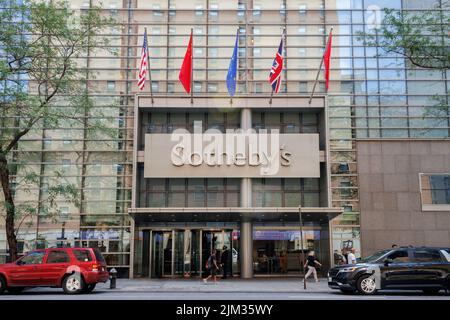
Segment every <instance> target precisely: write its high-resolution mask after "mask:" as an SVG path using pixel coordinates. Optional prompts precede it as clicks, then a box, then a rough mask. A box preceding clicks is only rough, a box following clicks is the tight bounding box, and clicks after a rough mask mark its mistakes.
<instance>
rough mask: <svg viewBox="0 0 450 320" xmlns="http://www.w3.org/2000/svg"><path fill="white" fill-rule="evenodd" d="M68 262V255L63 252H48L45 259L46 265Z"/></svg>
mask: <svg viewBox="0 0 450 320" xmlns="http://www.w3.org/2000/svg"><path fill="white" fill-rule="evenodd" d="M67 262H70V258H69V255H68V254H67V252H66V251H64V250H58V251H50V252H49V254H48V257H47V263H67Z"/></svg>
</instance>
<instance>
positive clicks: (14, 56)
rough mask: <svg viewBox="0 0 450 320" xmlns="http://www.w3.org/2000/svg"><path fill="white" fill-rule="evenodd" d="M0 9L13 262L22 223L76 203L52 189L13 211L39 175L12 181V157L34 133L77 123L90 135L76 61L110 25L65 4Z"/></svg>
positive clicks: (0, 173)
mask: <svg viewBox="0 0 450 320" xmlns="http://www.w3.org/2000/svg"><path fill="white" fill-rule="evenodd" d="M0 6H1V8H2V9H0V21H1V28H0V57H1V58H0V92H1V93H2V96H1V99H0V107H1V108H0V111H1V116H0V119H1V120H0V121H1V123H0V182H1V186H2V192H3V197H4V208H3V209H4V216H5V228H6V237H7V242H8V247H9V253H10V257H11V258H12V259H13V260H14V259H16V258H17V229H15V228H16V227H17V225H18V226H20V224H21V223H22V221H23V219H24V218H25V217H26V216H29V215H32V214H36V213H39V212H41V213H44V214H45V213H46V214H50V213H51V212H55V210H57V209H56V199H57V198H58V197H61V196H62V197H64V198H67V200H68V201H75V200H76V195H77V188H76V187H74V186H73V185H70V184H54V186H51V187H49V188H48V190H47V192H46V194H47V196H46V197H45V198H43V199H41V201H39V203H25V204H16V203H15V197H14V192H15V190H16V189H17V185H18V184H20V183H22V184H23V185H24V187H25V188H29V187H30V185H31V184H34V183H37V182H38V181H39V175H38V174H36V173H33V172H30V173H27V174H25V175H24V177H23V178H22V179H21V181H17V179H16V178H15V174H16V173H17V171H18V166H17V164H15V163H14V161H13V160H14V150H16V149H17V148H18V145H19V142H20V141H21V140H22V139H23V138H24V137H26V135H27V134H31V133H32V132H33V131H35V130H42V129H56V128H59V127H61V125H62V124H63V123H64V125H65V126H67V125H68V123H72V124H74V123H77V122H78V123H82V124H83V126H84V127H86V126H89V127H91V128H92V129H93V130H94V129H95V128H96V124H95V123H90V124H87V123H86V115H88V114H89V110H90V109H91V108H92V107H93V103H92V101H90V100H89V97H88V95H87V86H86V81H85V80H86V77H87V72H88V71H87V70H86V69H83V68H82V67H80V64H79V61H80V60H79V58H81V57H84V56H86V52H87V50H93V49H94V48H96V47H101V46H102V45H105V44H107V43H106V40H105V39H104V38H103V39H102V38H100V37H98V36H97V37H96V35H98V34H100V32H101V31H102V30H103V29H104V28H105V27H106V26H108V25H110V24H111V23H112V21H111V20H110V19H109V18H105V17H102V15H101V11H100V8H98V7H93V8H92V7H91V8H90V9H88V10H82V11H78V12H74V11H72V10H70V9H69V8H68V7H67V4H66V3H65V2H56V1H42V2H35V1H33V0H24V1H19V0H0ZM98 128H99V127H98ZM58 178H61V175H57V177H56V178H55V179H58ZM13 182H14V183H13ZM1 211H2V209H1V208H0V212H1ZM19 218H20V219H21V221H19V222H18V221H17V219H19Z"/></svg>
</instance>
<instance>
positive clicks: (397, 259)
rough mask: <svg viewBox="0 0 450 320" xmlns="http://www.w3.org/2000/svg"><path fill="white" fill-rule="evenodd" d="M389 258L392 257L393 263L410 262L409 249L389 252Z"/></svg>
mask: <svg viewBox="0 0 450 320" xmlns="http://www.w3.org/2000/svg"><path fill="white" fill-rule="evenodd" d="M386 258H387V259H391V260H392V262H393V263H402V262H409V261H410V260H409V257H408V251H407V250H397V251H394V252H392V253H391V254H389V255H388V256H387V257H386Z"/></svg>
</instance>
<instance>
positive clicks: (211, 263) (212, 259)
mask: <svg viewBox="0 0 450 320" xmlns="http://www.w3.org/2000/svg"><path fill="white" fill-rule="evenodd" d="M206 268H207V269H208V271H209V275H208V277H206V278H205V279H203V282H204V283H207V282H208V279H209V278H211V277H212V278H213V280H214V283H217V277H216V276H217V271H219V266H218V265H217V258H216V250H213V251H212V253H211V255H210V256H209V258H208V260H207V262H206Z"/></svg>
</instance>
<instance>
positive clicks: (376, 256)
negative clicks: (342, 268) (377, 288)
mask: <svg viewBox="0 0 450 320" xmlns="http://www.w3.org/2000/svg"><path fill="white" fill-rule="evenodd" d="M390 251H391V250H381V251H378V252H376V253H374V254H373V255H371V256H368V257H366V258H362V259H361V260H359V261H358V262H362V263H371V262H376V261H377V260H378V259H380V258H381V257H382V256H384V255H385V254H386V253H388V252H390Z"/></svg>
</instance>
